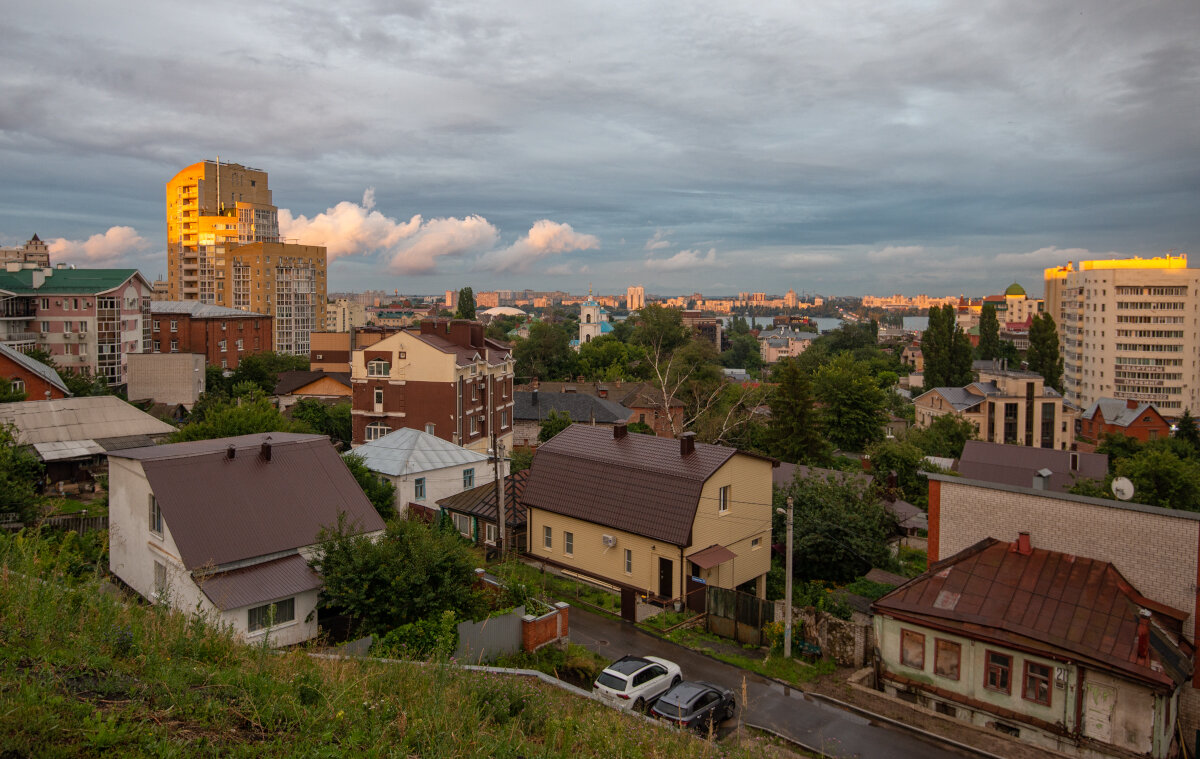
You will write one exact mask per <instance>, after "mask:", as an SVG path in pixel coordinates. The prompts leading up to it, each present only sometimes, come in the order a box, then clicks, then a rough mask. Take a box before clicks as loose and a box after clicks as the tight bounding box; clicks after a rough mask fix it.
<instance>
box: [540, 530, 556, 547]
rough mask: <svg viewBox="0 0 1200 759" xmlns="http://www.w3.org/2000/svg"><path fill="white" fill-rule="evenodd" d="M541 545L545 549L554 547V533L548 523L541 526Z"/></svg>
mask: <svg viewBox="0 0 1200 759" xmlns="http://www.w3.org/2000/svg"><path fill="white" fill-rule="evenodd" d="M542 547H543V548H545V549H546V550H547V551H549V550H550V549H551V548H554V534H553V532H552V531H551V529H550V525H546V526H545V527H543V528H542Z"/></svg>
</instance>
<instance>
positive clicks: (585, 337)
mask: <svg viewBox="0 0 1200 759" xmlns="http://www.w3.org/2000/svg"><path fill="white" fill-rule="evenodd" d="M583 341H584V342H585V343H590V342H591V341H592V336H591V335H584V336H583Z"/></svg>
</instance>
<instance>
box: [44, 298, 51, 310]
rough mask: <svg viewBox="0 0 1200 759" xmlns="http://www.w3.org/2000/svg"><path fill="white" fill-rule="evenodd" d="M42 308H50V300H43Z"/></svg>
mask: <svg viewBox="0 0 1200 759" xmlns="http://www.w3.org/2000/svg"><path fill="white" fill-rule="evenodd" d="M42 308H50V299H49V298H42Z"/></svg>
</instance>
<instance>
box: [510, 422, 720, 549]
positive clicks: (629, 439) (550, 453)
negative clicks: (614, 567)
mask: <svg viewBox="0 0 1200 759" xmlns="http://www.w3.org/2000/svg"><path fill="white" fill-rule="evenodd" d="M736 453H738V451H737V450H736V449H734V448H726V447H724V446H720V445H707V444H704V443H696V445H695V450H694V451H693V452H692V453H691V454H688V455H687V456H683V455H681V454H680V441H678V440H672V439H671V438H661V437H654V436H653V435H638V434H632V433H628V434H626V435H625V436H624V437H622V438H619V439H614V438H613V429H612V428H611V427H591V426H588V425H582V424H573V425H571V426H570V427H568V428H567V429H565V430H563V431H562V432H560V433H558V434H557V435H555V436H554V437H553V438H551V440H550V441H549V442H547V443H544V444H543V445H542V446H541V447H540V448H538V452H537V455H536V456H534V457H533V467H532V468H531V469H530V474H529V482H528V483H527V484H526V485H525V495H524V501H525V504H526V505H527V506H529V507H532V508H538V509H543V510H545V511H549V512H553V513H555V514H562V515H564V516H569V517H575V518H576V519H582V520H586V521H588V522H592V523H594V524H599V525H603V526H605V527H612V528H613V529H617V530H623V531H625V532H631V533H633V534H635V535H643V536H645V537H648V538H651V539H654V540H662V541H665V542H667V543H670V544H672V545H678V546H686V545H690V544H691V536H692V523H693V522H695V520H696V507H697V505H698V504H699V502H700V492H701V490H702V489H703V487H704V482H705V481H706V480H707V479H708V478H709V477H711V476H712V475H713V473H714V472H716V471H717V469H719V468H720V467H721V465H722V464H724V463H725V462H726V461H728V460H729V459H730V458H732V457H733V455H734V454H736Z"/></svg>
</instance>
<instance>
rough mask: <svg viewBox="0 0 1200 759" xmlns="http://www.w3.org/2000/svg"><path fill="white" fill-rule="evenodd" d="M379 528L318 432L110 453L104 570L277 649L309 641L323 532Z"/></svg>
mask: <svg viewBox="0 0 1200 759" xmlns="http://www.w3.org/2000/svg"><path fill="white" fill-rule="evenodd" d="M343 515H344V518H345V520H346V524H347V525H348V526H349V527H350V528H351V529H352V530H353V531H354V532H356V533H360V534H361V533H366V534H375V533H381V532H382V531H383V529H384V525H383V520H382V519H380V517H379V514H378V513H377V512H376V511H375V509H374V507H373V506H372V505H371V502H370V501H368V500H367V497H366V496H365V495H364V494H363V492H362V488H360V487H359V486H358V483H357V482H356V481H355V480H354V476H353V475H352V474H350V470H349V469H347V468H346V464H345V463H344V462H343V461H342V460H341V458H340V457H339V456H338V455H337V452H336V451H334V449H333V446H331V445H330V444H329V439H328V438H326V437H325V436H324V435H300V434H295V433H286V432H272V433H260V434H255V435H242V436H240V437H231V438H218V439H216V440H200V441H195V442H190V443H175V444H173V445H161V446H154V447H149V448H133V449H127V450H122V451H117V452H110V453H109V569H110V570H111V571H112V573H113V574H114V575H116V576H117V577H119V578H120V579H121V580H122V581H123V582H124V583H125V584H126V585H128V586H129V587H131V588H133V590H135V591H137V592H138V593H140V594H141V595H142V596H144V597H146V598H147V599H149V600H151V601H153V602H155V603H163V604H170V605H171V606H173V607H175V608H177V609H179V610H181V611H185V612H194V613H199V614H202V615H205V616H207V617H209V618H211V619H213V620H215V621H217V622H219V623H220V624H223V625H228V626H229V627H231V628H232V629H233V630H234V631H235V632H236V633H237V634H238V635H240V636H242V637H243V638H245V639H247V640H262V639H263V638H264V637H266V636H269V637H270V643H271V644H272V645H276V646H283V645H291V644H294V643H300V642H303V641H305V640H309V639H310V638H313V637H315V636H316V634H317V621H316V614H315V613H313V612H314V611H315V609H316V607H317V597H318V593H319V591H320V588H321V578H320V577H318V576H317V575H316V574H315V573H314V572H313V571H312V570H311V569H310V568H309V565H308V559H309V558H311V557H312V555H313V554H314V553H315V551H316V550H317V545H318V535H319V533H320V532H321V530H322V528H326V527H330V528H332V527H334V526H335V525H336V524H337V522H338V519H339V518H340V517H342V516H343Z"/></svg>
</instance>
